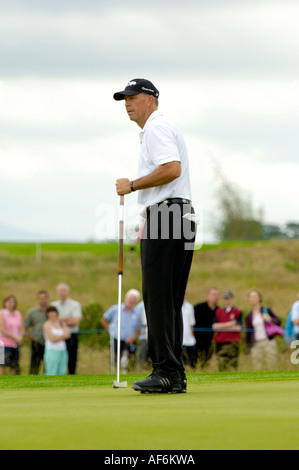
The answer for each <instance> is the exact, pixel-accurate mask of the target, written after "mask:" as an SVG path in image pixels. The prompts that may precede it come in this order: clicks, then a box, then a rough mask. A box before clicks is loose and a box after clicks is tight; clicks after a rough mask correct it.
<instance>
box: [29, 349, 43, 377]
mask: <svg viewBox="0 0 299 470" xmlns="http://www.w3.org/2000/svg"><path fill="white" fill-rule="evenodd" d="M44 352H45V346H43V345H42V344H40V343H38V342H37V341H32V343H31V359H30V369H29V374H31V375H38V374H39V369H40V365H41V363H42V361H43V360H44Z"/></svg>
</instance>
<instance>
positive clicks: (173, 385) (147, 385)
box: [132, 374, 186, 393]
mask: <svg viewBox="0 0 299 470" xmlns="http://www.w3.org/2000/svg"><path fill="white" fill-rule="evenodd" d="M132 388H133V390H136V391H137V392H141V393H186V388H185V389H184V387H183V384H182V382H172V381H171V380H169V379H168V378H166V377H161V376H160V375H155V374H152V375H149V376H148V377H147V378H146V379H144V380H139V381H138V382H134V383H133V385H132Z"/></svg>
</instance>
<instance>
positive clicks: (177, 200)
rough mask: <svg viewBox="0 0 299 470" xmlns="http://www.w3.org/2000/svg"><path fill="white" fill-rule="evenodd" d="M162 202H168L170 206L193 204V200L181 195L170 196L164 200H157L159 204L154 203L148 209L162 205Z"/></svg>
mask: <svg viewBox="0 0 299 470" xmlns="http://www.w3.org/2000/svg"><path fill="white" fill-rule="evenodd" d="M160 204H166V205H168V206H170V205H171V204H191V201H190V200H189V199H184V198H181V197H169V198H167V199H164V201H161V202H157V204H153V205H152V206H148V207H147V210H148V211H150V210H151V207H153V206H160Z"/></svg>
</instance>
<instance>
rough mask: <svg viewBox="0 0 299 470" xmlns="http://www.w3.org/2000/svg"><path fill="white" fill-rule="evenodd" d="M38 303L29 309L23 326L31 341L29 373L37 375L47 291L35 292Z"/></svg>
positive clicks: (43, 344) (41, 354)
mask: <svg viewBox="0 0 299 470" xmlns="http://www.w3.org/2000/svg"><path fill="white" fill-rule="evenodd" d="M37 301H38V305H36V307H33V308H32V309H30V310H29V311H28V313H27V315H26V318H25V322H24V326H25V330H26V333H27V337H28V338H29V341H30V342H31V358H30V368H29V374H32V375H38V374H39V369H40V364H41V362H42V361H43V359H44V352H45V338H44V335H43V326H44V323H45V322H46V321H47V315H46V310H47V307H48V302H49V295H48V292H47V291H45V290H40V291H39V292H38V294H37Z"/></svg>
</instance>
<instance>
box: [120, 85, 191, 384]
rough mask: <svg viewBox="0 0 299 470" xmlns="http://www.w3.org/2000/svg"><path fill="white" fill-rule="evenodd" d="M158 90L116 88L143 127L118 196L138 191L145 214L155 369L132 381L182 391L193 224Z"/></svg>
mask: <svg viewBox="0 0 299 470" xmlns="http://www.w3.org/2000/svg"><path fill="white" fill-rule="evenodd" d="M158 97H159V91H158V90H157V88H156V87H155V86H154V85H153V83H151V82H150V81H149V80H146V79H140V78H136V79H133V80H131V81H130V82H129V83H128V84H127V86H126V88H125V89H124V90H123V91H120V92H117V93H115V94H114V99H115V100H117V101H120V100H124V101H125V108H126V111H127V113H128V115H129V118H130V120H131V121H134V122H136V123H137V124H138V126H139V127H140V128H141V129H142V131H141V133H140V141H141V148H140V155H139V170H138V178H137V179H135V180H134V181H131V180H130V179H128V178H120V179H117V181H116V191H117V194H118V195H125V194H130V193H131V192H133V191H138V202H139V204H141V205H142V207H143V214H144V218H145V225H144V230H143V233H142V237H141V266H142V292H143V300H144V306H145V312H146V317H147V324H148V348H149V356H150V358H151V360H152V365H153V372H152V374H151V375H150V376H149V377H147V378H146V379H145V380H141V381H138V382H135V383H134V384H133V389H134V390H137V391H140V392H141V393H168V392H170V393H182V392H186V390H187V382H186V375H185V370H184V365H183V362H182V338H183V322H182V313H181V307H182V304H183V300H184V295H185V290H186V285H187V280H188V276H189V271H190V267H191V262H192V256H193V247H194V239H195V224H194V222H192V216H191V214H192V212H193V208H192V205H191V190H190V179H189V166H188V154H187V149H186V145H185V142H184V140H183V137H182V135H181V133H180V131H179V130H178V128H177V127H176V126H175V125H174V124H172V123H171V122H170V121H169V120H168V119H166V117H165V116H164V115H163V114H162V113H161V112H160V111H159V110H158Z"/></svg>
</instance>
